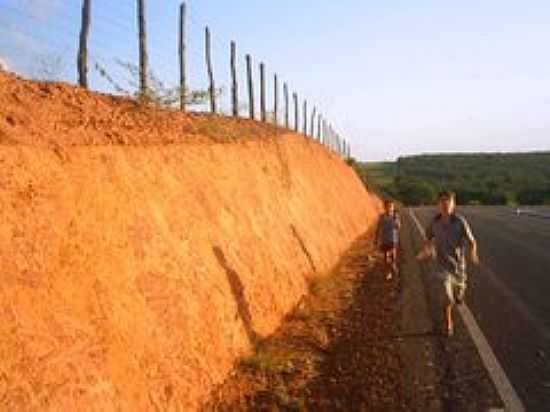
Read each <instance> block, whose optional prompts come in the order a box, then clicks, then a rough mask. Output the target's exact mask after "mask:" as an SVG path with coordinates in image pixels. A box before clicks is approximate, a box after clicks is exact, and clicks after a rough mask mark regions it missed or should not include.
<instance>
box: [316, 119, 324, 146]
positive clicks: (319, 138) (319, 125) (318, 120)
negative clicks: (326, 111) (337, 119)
mask: <svg viewBox="0 0 550 412" xmlns="http://www.w3.org/2000/svg"><path fill="white" fill-rule="evenodd" d="M322 118H323V117H322V116H321V113H319V115H318V116H317V140H319V141H321V121H322Z"/></svg>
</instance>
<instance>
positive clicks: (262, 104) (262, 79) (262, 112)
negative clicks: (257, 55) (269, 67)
mask: <svg viewBox="0 0 550 412" xmlns="http://www.w3.org/2000/svg"><path fill="white" fill-rule="evenodd" d="M260 117H261V119H262V122H265V121H266V120H267V114H266V105H265V64H263V63H260Z"/></svg>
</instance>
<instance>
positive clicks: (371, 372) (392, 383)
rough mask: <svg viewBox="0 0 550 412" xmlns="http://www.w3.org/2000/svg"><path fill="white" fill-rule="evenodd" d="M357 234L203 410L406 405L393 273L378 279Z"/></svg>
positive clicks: (370, 252)
mask: <svg viewBox="0 0 550 412" xmlns="http://www.w3.org/2000/svg"><path fill="white" fill-rule="evenodd" d="M380 262H381V260H380V256H379V254H378V253H377V252H376V251H375V250H374V249H373V246H372V235H371V234H367V235H364V236H362V237H361V238H360V239H359V240H358V241H356V242H355V243H354V245H353V246H352V247H351V248H350V250H349V251H348V252H347V254H346V255H345V256H344V257H343V258H342V260H341V261H340V263H339V265H338V267H337V268H336V269H335V271H334V272H333V273H331V274H330V275H328V276H326V277H323V278H319V279H318V280H316V281H313V282H312V283H311V285H310V292H311V293H310V294H309V295H308V296H307V297H306V298H305V299H304V300H303V301H302V302H301V303H300V305H299V306H298V307H297V309H296V310H295V311H294V312H292V313H291V314H290V315H289V316H288V317H287V319H286V320H285V322H284V323H283V325H282V326H281V328H280V329H279V330H278V331H277V332H276V333H275V335H274V336H272V337H271V338H269V339H266V340H263V341H261V342H258V343H257V345H256V350H255V351H254V353H253V354H251V355H249V356H247V357H244V358H243V359H242V360H241V362H240V364H238V365H237V367H236V368H235V370H234V371H233V373H232V376H231V377H230V378H229V379H228V380H227V381H226V382H225V383H224V384H223V385H222V386H221V387H219V388H218V389H217V390H216V391H215V392H214V393H213V395H212V399H211V400H210V401H209V403H208V404H207V405H205V407H204V411H242V410H249V411H291V410H296V411H298V410H310V411H363V410H364V411H367V410H368V411H373V410H407V405H406V403H405V400H404V396H403V390H402V387H401V375H402V365H401V361H400V357H399V344H398V343H397V340H398V333H399V330H398V329H399V304H398V300H399V287H400V286H399V285H400V280H399V278H394V279H393V280H391V281H387V280H385V277H384V274H383V273H382V271H381V263H380Z"/></svg>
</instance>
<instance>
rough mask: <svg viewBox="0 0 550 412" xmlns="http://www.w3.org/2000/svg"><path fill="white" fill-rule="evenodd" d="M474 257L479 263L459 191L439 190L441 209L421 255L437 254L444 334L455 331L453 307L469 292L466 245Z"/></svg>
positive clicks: (449, 334)
mask: <svg viewBox="0 0 550 412" xmlns="http://www.w3.org/2000/svg"><path fill="white" fill-rule="evenodd" d="M467 248H468V250H469V254H470V260H471V261H472V263H474V264H476V265H477V264H479V258H478V255H477V245H476V240H475V238H474V235H473V234H472V230H471V229H470V225H469V224H468V222H467V221H466V219H465V218H464V217H463V216H461V215H459V214H456V213H455V194H454V193H453V192H449V191H443V192H441V193H440V194H439V213H438V214H437V215H435V217H434V218H433V219H432V221H431V223H430V225H429V226H428V228H427V229H426V243H425V245H424V249H423V250H422V251H421V252H420V253H419V254H418V255H417V258H418V259H423V258H426V257H429V256H433V255H434V252H435V256H436V274H435V275H436V278H437V279H438V280H439V281H440V282H441V290H442V293H443V294H444V297H445V310H444V318H445V321H444V330H443V332H444V334H446V335H447V336H451V335H452V334H453V331H454V328H453V317H452V310H453V306H454V305H455V304H461V303H462V302H463V300H464V293H465V292H466V282H467V280H468V276H467V274H466V249H467Z"/></svg>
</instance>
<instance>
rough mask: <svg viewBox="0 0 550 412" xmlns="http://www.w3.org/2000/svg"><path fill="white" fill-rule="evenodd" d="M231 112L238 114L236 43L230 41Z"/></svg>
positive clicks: (235, 115) (234, 114)
mask: <svg viewBox="0 0 550 412" xmlns="http://www.w3.org/2000/svg"><path fill="white" fill-rule="evenodd" d="M231 112H232V113H233V117H237V116H239V89H238V84H237V44H236V43H235V42H234V41H232V42H231Z"/></svg>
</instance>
